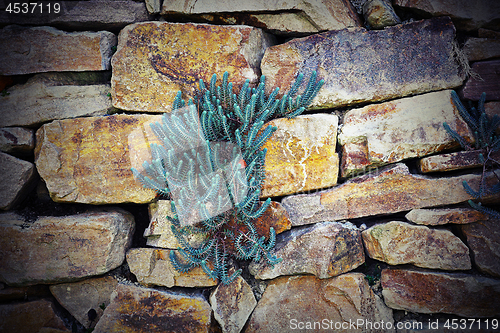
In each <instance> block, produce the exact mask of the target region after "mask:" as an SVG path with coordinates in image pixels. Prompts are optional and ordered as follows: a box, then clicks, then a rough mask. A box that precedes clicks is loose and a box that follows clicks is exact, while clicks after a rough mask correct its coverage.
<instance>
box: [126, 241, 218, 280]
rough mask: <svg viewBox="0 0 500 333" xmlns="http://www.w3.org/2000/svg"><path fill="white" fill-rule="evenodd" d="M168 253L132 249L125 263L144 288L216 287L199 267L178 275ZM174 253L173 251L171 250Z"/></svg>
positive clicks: (146, 249)
mask: <svg viewBox="0 0 500 333" xmlns="http://www.w3.org/2000/svg"><path fill="white" fill-rule="evenodd" d="M170 251H171V250H164V249H153V248H134V249H130V250H129V251H128V252H127V263H128V265H129V267H130V271H131V272H132V273H133V274H134V275H135V276H136V277H137V281H139V283H140V284H142V285H144V286H165V287H168V288H171V287H174V286H176V287H211V286H215V285H217V281H216V280H212V279H210V278H209V277H208V276H207V275H206V274H205V272H204V271H203V269H202V268H201V267H195V268H193V269H192V270H191V271H189V272H187V273H179V272H178V271H176V270H175V269H174V267H173V266H172V263H171V262H170V258H169V255H170ZM173 251H175V250H173Z"/></svg>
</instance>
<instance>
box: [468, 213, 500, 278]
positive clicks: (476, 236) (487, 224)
mask: <svg viewBox="0 0 500 333" xmlns="http://www.w3.org/2000/svg"><path fill="white" fill-rule="evenodd" d="M499 222H500V221H499V220H498V219H496V220H495V219H493V218H491V219H484V220H483V221H480V222H476V223H472V224H468V225H463V226H461V227H462V232H463V233H464V235H465V236H466V237H467V244H468V245H469V247H470V249H471V252H472V258H473V260H474V264H475V265H476V266H477V268H479V270H480V271H482V272H484V273H486V274H489V275H493V276H496V277H500V231H499V230H498V225H499Z"/></svg>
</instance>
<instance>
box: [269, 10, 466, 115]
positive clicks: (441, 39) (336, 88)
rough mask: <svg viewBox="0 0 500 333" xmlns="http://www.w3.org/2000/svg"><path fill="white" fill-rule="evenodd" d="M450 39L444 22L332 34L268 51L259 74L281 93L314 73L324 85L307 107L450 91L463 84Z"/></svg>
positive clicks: (450, 26)
mask: <svg viewBox="0 0 500 333" xmlns="http://www.w3.org/2000/svg"><path fill="white" fill-rule="evenodd" d="M415 31H418V33H415ZM454 38H455V28H454V26H453V23H452V22H451V20H450V19H449V18H446V17H443V18H435V19H430V20H422V21H415V22H411V23H406V24H401V25H397V26H393V27H388V28H385V29H384V30H371V31H367V30H365V29H363V28H348V29H343V30H333V31H328V32H324V33H320V34H315V35H311V36H309V37H304V38H297V39H293V40H291V41H289V42H286V43H283V44H280V45H276V46H272V47H270V48H268V49H267V50H266V53H265V55H264V58H263V59H262V65H261V68H262V74H264V75H266V77H267V79H268V83H269V87H273V86H278V87H281V89H282V91H286V90H287V89H288V87H290V85H291V84H292V82H293V81H294V80H295V78H296V76H297V75H298V73H303V74H304V75H305V76H306V77H307V76H308V75H309V74H310V73H311V71H313V70H316V69H317V71H318V76H319V77H320V78H322V79H324V80H325V84H324V85H323V86H322V88H321V90H320V91H319V93H318V95H317V96H316V97H315V99H314V100H313V102H312V105H311V108H335V107H340V106H345V105H351V104H355V103H364V102H376V101H381V100H387V99H392V98H398V97H404V96H408V95H412V94H419V93H424V92H429V91H435V90H442V89H450V88H454V87H458V86H460V85H461V84H462V82H463V76H462V74H461V73H460V67H459V64H458V63H457V62H456V61H455V59H454V54H455V48H456V47H455V46H454ZM299 92H300V91H299Z"/></svg>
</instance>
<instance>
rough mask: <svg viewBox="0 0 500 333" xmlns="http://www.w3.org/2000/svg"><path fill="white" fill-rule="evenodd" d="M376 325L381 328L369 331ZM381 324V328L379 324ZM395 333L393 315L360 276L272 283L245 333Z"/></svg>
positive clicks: (288, 279) (287, 279)
mask: <svg viewBox="0 0 500 333" xmlns="http://www.w3.org/2000/svg"><path fill="white" fill-rule="evenodd" d="M368 322H371V323H372V324H373V323H375V322H378V323H379V325H384V328H381V326H379V327H378V328H374V327H373V325H372V326H371V327H370V326H369V325H368ZM382 323H384V324H382ZM299 329H300V330H307V331H313V330H314V331H315V332H319V331H322V330H325V331H327V330H331V331H336V332H338V331H342V332H381V331H383V332H394V331H395V330H394V320H393V317H392V311H391V310H390V309H389V308H387V307H386V306H385V305H384V303H383V301H382V300H381V299H380V298H379V297H378V296H377V295H375V294H374V293H373V291H372V289H371V288H370V286H369V285H368V282H367V281H366V280H365V278H364V275H363V274H360V273H348V274H343V275H340V276H337V277H334V278H330V279H323V280H321V279H318V278H317V277H315V276H307V275H299V276H291V277H289V276H286V277H280V278H277V279H274V280H272V281H271V282H270V283H269V285H268V286H267V288H266V291H265V292H264V294H263V295H262V298H261V300H260V301H259V303H258V304H257V307H256V308H255V310H254V311H253V313H252V316H251V317H250V321H249V323H248V326H247V329H246V330H245V332H246V333H250V332H273V333H274V332H290V331H293V330H299Z"/></svg>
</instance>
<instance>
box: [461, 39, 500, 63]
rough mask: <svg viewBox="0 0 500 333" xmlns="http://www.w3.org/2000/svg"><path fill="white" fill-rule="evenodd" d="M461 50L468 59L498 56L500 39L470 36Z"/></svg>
mask: <svg viewBox="0 0 500 333" xmlns="http://www.w3.org/2000/svg"><path fill="white" fill-rule="evenodd" d="M463 51H464V53H465V55H466V56H467V59H468V60H469V61H479V60H488V59H491V58H498V57H500V40H499V39H493V38H475V37H470V38H468V39H467V41H466V42H465V44H464V47H463Z"/></svg>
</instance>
